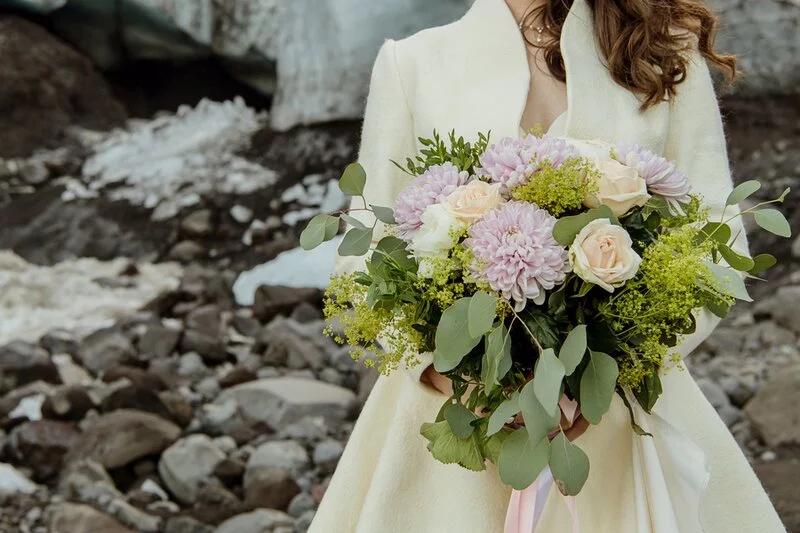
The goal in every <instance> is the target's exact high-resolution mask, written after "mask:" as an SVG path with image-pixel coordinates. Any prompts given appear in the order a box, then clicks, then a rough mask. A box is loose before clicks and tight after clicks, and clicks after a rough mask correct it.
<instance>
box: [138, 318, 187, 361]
mask: <svg viewBox="0 0 800 533" xmlns="http://www.w3.org/2000/svg"><path fill="white" fill-rule="evenodd" d="M180 338H181V332H180V331H179V330H177V329H172V328H168V327H165V326H161V325H151V326H147V328H146V329H145V331H144V334H143V335H142V336H141V338H140V339H139V344H138V347H139V352H140V354H141V356H143V357H144V358H145V359H152V358H157V359H163V358H166V357H169V356H170V355H172V352H173V351H175V347H176V346H177V345H178V341H179V340H180Z"/></svg>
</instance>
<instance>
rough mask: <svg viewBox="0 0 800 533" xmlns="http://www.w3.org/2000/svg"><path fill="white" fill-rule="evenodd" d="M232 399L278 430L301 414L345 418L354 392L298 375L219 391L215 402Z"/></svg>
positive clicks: (254, 416)
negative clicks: (298, 376) (301, 377)
mask: <svg viewBox="0 0 800 533" xmlns="http://www.w3.org/2000/svg"><path fill="white" fill-rule="evenodd" d="M230 399H233V400H234V401H235V402H236V405H237V406H238V408H239V410H241V411H242V412H243V413H244V414H245V415H247V416H248V417H249V418H251V419H253V420H257V421H262V422H265V423H267V424H269V425H270V426H272V427H274V428H276V429H281V428H283V427H285V426H288V425H289V424H292V423H293V422H295V421H297V420H299V419H301V418H303V417H304V416H321V417H323V418H325V419H326V421H327V422H328V423H334V422H336V421H341V420H343V419H345V418H346V417H347V415H348V413H349V411H350V410H351V408H352V406H353V404H354V402H355V395H354V394H353V392H352V391H349V390H347V389H344V388H341V387H337V386H335V385H330V384H328V383H322V382H319V381H314V380H309V379H300V378H289V377H287V378H283V377H279V378H267V379H261V380H258V381H252V382H249V383H244V384H242V385H237V386H236V387H233V388H230V389H227V390H224V391H222V393H221V394H220V395H219V397H218V398H217V400H215V403H217V404H220V403H223V402H226V401H228V400H230Z"/></svg>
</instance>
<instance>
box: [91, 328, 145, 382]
mask: <svg viewBox="0 0 800 533" xmlns="http://www.w3.org/2000/svg"><path fill="white" fill-rule="evenodd" d="M135 355H136V350H135V349H134V347H133V344H132V343H131V341H130V339H128V337H126V336H125V335H123V334H122V333H120V332H119V331H116V330H115V329H101V330H99V331H96V332H94V333H92V334H91V335H89V336H87V337H86V338H84V339H83V341H82V342H81V346H80V348H79V349H78V357H79V358H80V360H81V363H82V364H83V366H84V367H86V368H87V369H88V370H89V371H90V372H92V373H94V374H100V373H102V372H105V371H106V370H109V369H110V368H112V367H114V366H117V365H119V364H124V363H125V362H128V361H132V360H133V359H134V356H135Z"/></svg>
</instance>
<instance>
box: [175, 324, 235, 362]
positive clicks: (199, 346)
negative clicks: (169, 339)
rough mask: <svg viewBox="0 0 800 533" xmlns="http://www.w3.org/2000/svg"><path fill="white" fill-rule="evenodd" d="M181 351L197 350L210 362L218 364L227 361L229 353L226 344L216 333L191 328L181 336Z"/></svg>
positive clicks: (196, 351) (204, 359)
mask: <svg viewBox="0 0 800 533" xmlns="http://www.w3.org/2000/svg"><path fill="white" fill-rule="evenodd" d="M181 351H182V352H184V353H186V352H195V353H197V354H199V355H200V357H202V358H203V361H205V362H206V363H209V364H217V363H222V362H224V361H225V358H226V357H227V354H226V353H225V346H223V344H222V341H221V340H220V338H219V337H218V336H216V335H207V334H205V333H203V332H200V331H197V330H193V329H189V330H186V331H185V332H184V333H183V337H182V338H181Z"/></svg>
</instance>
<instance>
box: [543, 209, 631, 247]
mask: <svg viewBox="0 0 800 533" xmlns="http://www.w3.org/2000/svg"><path fill="white" fill-rule="evenodd" d="M600 218H607V219H608V220H609V222H611V223H612V224H618V223H619V221H618V220H617V217H616V216H615V215H614V213H613V212H612V211H611V208H610V207H608V206H607V205H601V206H600V207H596V208H594V209H590V210H588V211H586V212H585V213H581V214H580V215H575V216H570V217H562V218H560V219H558V222H556V224H555V226H553V238H554V239H555V240H556V241H557V242H558V243H559V244H561V245H563V246H570V245H572V243H573V241H574V240H575V237H576V236H577V235H578V233H580V232H581V230H582V229H583V228H584V227H586V225H587V224H588V223H589V222H591V221H593V220H597V219H600Z"/></svg>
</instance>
